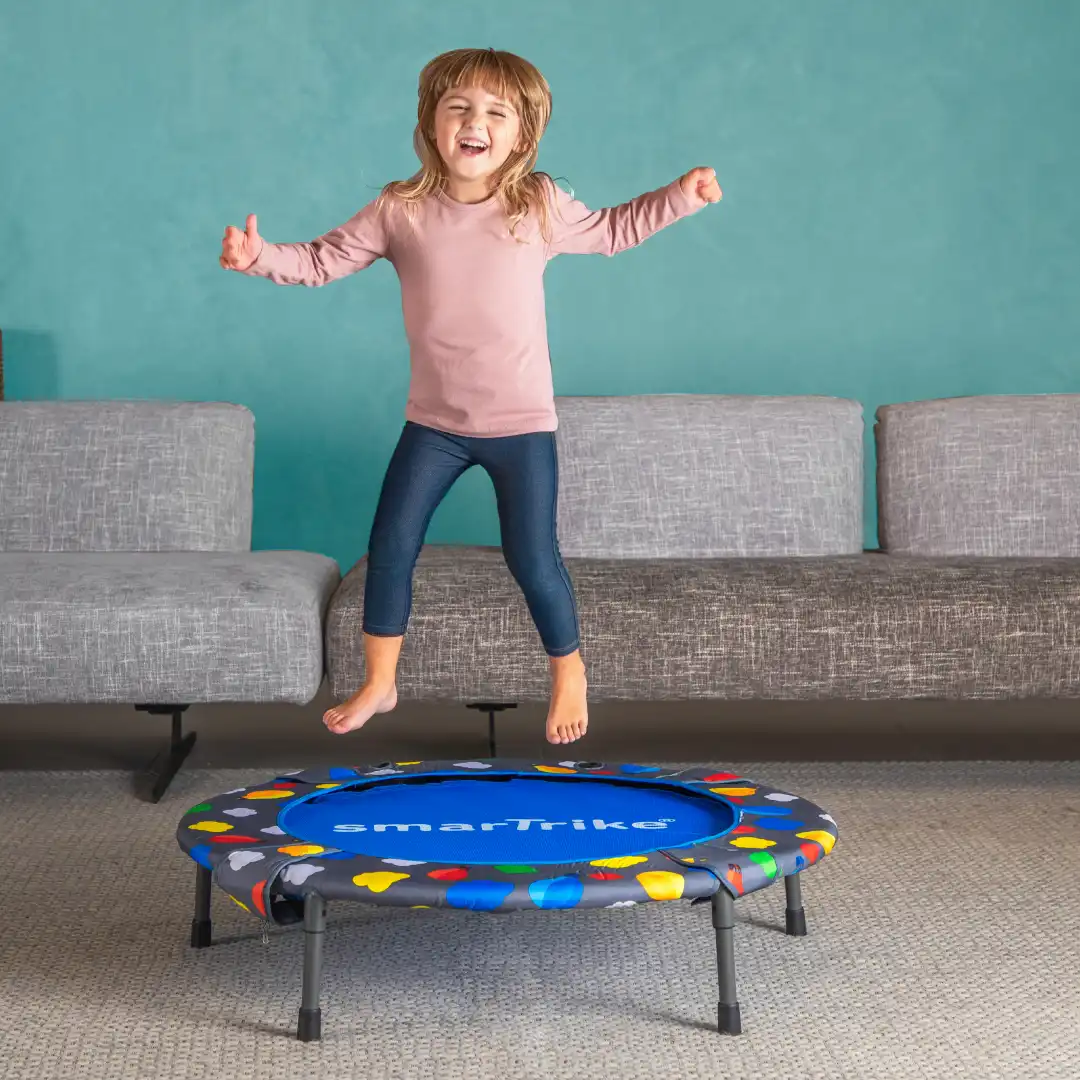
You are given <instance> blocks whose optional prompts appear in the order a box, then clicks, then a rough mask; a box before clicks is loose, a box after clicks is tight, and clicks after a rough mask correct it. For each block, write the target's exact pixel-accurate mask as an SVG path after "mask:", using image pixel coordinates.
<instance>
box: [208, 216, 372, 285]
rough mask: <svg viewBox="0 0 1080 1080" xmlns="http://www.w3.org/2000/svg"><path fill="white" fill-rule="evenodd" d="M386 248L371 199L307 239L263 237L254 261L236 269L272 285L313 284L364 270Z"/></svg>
mask: <svg viewBox="0 0 1080 1080" xmlns="http://www.w3.org/2000/svg"><path fill="white" fill-rule="evenodd" d="M260 239H261V238H260ZM386 251H387V235H386V225H385V222H384V220H383V216H382V214H381V213H380V211H379V209H378V208H377V205H376V203H375V202H371V203H369V204H368V205H367V206H365V207H364V209H363V210H361V211H360V212H359V213H357V214H355V215H353V217H351V218H350V219H349V220H348V221H347V222H345V224H344V225H339V226H338V227H337V228H336V229H333V230H331V231H330V232H328V233H325V234H324V235H323V236H320V237H318V239H316V240H312V241H311V242H310V243H301V244H271V243H268V242H266V241H265V240H264V241H263V242H262V247H261V249H260V250H259V254H258V255H257V256H256V258H255V261H254V262H253V263H252V264H251V265H250V266H248V267H247V268H246V269H243V270H238V273H241V274H247V275H248V276H249V277H264V278H269V279H270V281H272V282H274V284H275V285H308V286H312V287H315V286H319V285H326V284H329V282H331V281H336V280H337V279H338V278H343V277H346V276H348V275H349V274H355V273H356V272H357V271H358V270H363V269H364V268H365V267H368V266H370V265H371V264H372V263H373V262H375V260H376V259H378V258H381V257H383V256H385V255H386ZM229 269H233V268H232V267H229Z"/></svg>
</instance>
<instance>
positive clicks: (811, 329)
mask: <svg viewBox="0 0 1080 1080" xmlns="http://www.w3.org/2000/svg"><path fill="white" fill-rule="evenodd" d="M380 8H381V5H377V4H375V3H374V2H369V0H352V2H346V0H243V2H240V0H184V2H183V3H176V4H166V3H160V2H153V3H148V2H147V0H98V2H96V3H91V2H77V0H33V2H29V0H0V327H2V328H3V330H4V331H5V338H6V344H7V348H6V350H5V351H6V353H7V357H6V360H7V364H6V366H7V388H8V396H9V397H11V398H19V397H23V398H31V397H37V398H41V397H61V398H106V397H180V398H188V399H225V400H230V401H237V402H242V403H244V404H246V405H248V406H249V407H250V408H251V409H252V410H253V411H254V413H255V416H256V421H257V432H258V436H257V439H258V441H257V445H258V453H257V477H256V524H255V545H256V546H257V547H296V548H307V549H311V550H317V551H322V552H325V553H327V554H329V555H332V556H334V557H335V558H337V559H339V560H340V561H341V562H342V563H343V564H345V565H350V564H351V563H352V562H353V561H354V560H355V559H356V558H358V557H359V556H360V555H361V554H362V553H363V551H364V549H365V546H366V540H367V533H368V529H369V526H370V521H371V515H372V513H373V510H374V503H375V499H376V496H377V493H378V488H379V483H380V480H381V477H382V472H383V469H384V467H385V464H386V461H387V459H388V457H389V454H390V451H391V449H392V447H393V444H394V441H395V439H396V437H397V434H398V432H399V430H400V425H401V421H402V412H403V408H404V403H405V391H406V385H407V378H408V374H407V367H408V357H407V352H406V345H405V340H404V335H403V332H402V326H401V315H400V302H399V294H398V290H397V282H396V278H395V277H394V274H393V270H392V268H391V267H389V266H388V265H387V264H386V263H381V264H377V265H376V266H375V267H373V268H372V269H370V270H368V271H365V272H364V273H362V274H360V275H357V276H354V277H351V278H348V279H346V280H345V281H342V282H338V283H336V284H334V285H332V286H330V287H328V288H325V289H318V290H307V289H284V288H278V287H275V286H273V285H271V284H269V283H268V282H264V281H253V280H248V279H245V278H243V277H240V276H237V275H230V274H226V273H225V272H224V271H222V270H220V269H219V267H218V265H217V255H218V251H219V248H220V237H221V233H222V231H223V229H224V226H225V225H226V224H228V223H233V224H237V225H243V221H244V216H245V215H246V214H247V213H248V212H250V211H254V212H256V213H258V215H259V223H260V229H261V231H262V232H263V234H264V235H265V236H267V237H269V238H270V239H273V240H302V239H310V238H312V237H314V236H316V235H318V234H319V233H321V232H323V231H325V230H326V229H328V228H330V227H332V226H334V225H337V224H339V223H340V222H342V221H344V220H345V219H347V218H348V217H349V216H350V215H351V214H352V213H353V212H354V211H355V210H356V209H358V208H359V207H360V206H361V205H362V204H364V203H365V202H367V201H368V200H369V199H370V198H372V197H373V196H374V195H375V194H376V192H377V189H378V188H379V187H380V186H381V185H382V184H383V183H384V182H385V181H387V180H390V179H393V178H397V177H401V176H405V175H408V174H409V173H411V172H412V171H413V168H414V165H415V158H414V157H413V155H412V150H411V131H412V126H413V122H414V118H415V111H414V110H415V84H416V77H417V74H418V72H419V69H420V67H421V66H422V65H423V63H424V62H425V61H426V60H428V59H429V58H430V57H431V56H433V55H434V54H435V53H437V52H440V51H442V50H444V49H447V48H453V47H458V46H461V45H465V44H476V45H480V46H485V47H486V46H489V45H491V46H495V47H499V48H506V49H511V50H514V51H518V52H521V53H523V54H524V55H526V56H528V57H530V58H531V59H532V60H533V61H534V62H535V63H537V65H538V66H540V68H541V69H542V70H543V71H544V72H545V74H546V75H547V76H548V78H549V80H550V82H551V84H552V86H553V90H554V95H555V114H554V119H553V122H552V125H551V128H550V129H549V133H548V135H547V137H546V139H545V142H544V146H543V153H542V159H541V166H542V167H543V168H545V169H547V170H548V171H550V172H552V173H554V174H556V175H560V176H564V177H566V178H567V180H568V181H569V183H570V184H572V186H573V187H574V189H575V191H576V193H577V195H578V196H579V197H580V198H582V199H583V200H584V201H586V202H587V203H589V204H590V205H592V206H594V207H598V206H602V205H606V204H612V203H617V202H621V201H623V200H625V199H627V198H629V197H631V196H633V195H636V194H638V193H639V192H642V191H644V190H648V189H651V188H654V187H658V186H660V185H661V184H663V183H666V182H667V181H668V180H670V179H673V178H674V177H675V176H677V175H678V174H680V173H682V172H683V171H685V170H686V169H688V168H690V167H691V166H694V165H697V164H709V165H713V166H714V167H715V168H716V169H717V171H718V173H719V176H720V179H721V183H722V186H723V188H724V195H725V198H724V201H723V203H722V204H720V205H719V206H718V207H712V208H709V209H708V210H706V211H705V212H703V213H702V214H701V215H699V216H698V217H697V218H695V219H693V220H691V221H689V222H682V223H679V224H678V225H676V226H674V227H673V228H671V229H670V230H668V231H666V232H664V233H662V234H660V235H659V236H657V237H655V238H653V239H652V240H650V241H649V242H648V243H647V244H646V245H644V246H643V247H641V248H639V249H636V250H634V251H631V252H628V253H626V254H624V255H622V256H620V257H618V258H616V259H613V260H605V259H601V258H577V259H574V258H570V257H566V258H562V259H559V260H556V261H555V262H554V263H553V264H552V266H551V267H550V269H549V272H548V298H549V319H550V336H551V346H552V354H553V365H554V372H555V384H556V390H557V392H558V393H561V394H632V393H644V392H660V391H669V392H709V393H738V394H802V393H816V394H835V395H843V396H847V397H852V398H857V399H858V400H860V401H862V402H863V403H864V404H865V405H866V407H867V419H868V441H867V446H868V451H869V450H871V443H870V438H869V428H870V425H871V422H872V412H873V409H874V407H875V406H876V405H878V404H880V403H883V402H889V401H898V400H906V399H912V398H921V397H938V396H947V395H956V394H972V393H1042V392H1050V391H1078V390H1080V375H1078V373H1080V347H1078V344H1077V342H1078V341H1080V286H1078V281H1080V277H1078V270H1077V266H1078V264H1077V252H1078V251H1080V138H1078V134H1080V128H1078V123H1080V121H1078V117H1080V63H1078V62H1077V56H1078V54H1080V2H1076V0H1057V2H1053V0H903V2H900V0H877V2H874V3H869V2H866V0H785V2H778V0H755V2H753V3H750V2H747V0H712V2H711V3H668V4H658V3H656V0H591V2H583V0H545V2H544V3H543V4H537V3H523V2H522V3H517V2H514V3H508V4H502V5H498V4H491V3H487V2H485V3H478V2H476V0H458V2H457V3H455V4H452V5H443V4H437V3H432V2H430V0H396V10H393V12H391V8H390V6H389V5H388V6H387V7H386V8H385V9H382V10H381V11H380ZM872 479H873V467H872V459H869V465H868V469H867V492H868V502H867V541H868V543H870V544H873V543H874V514H873V501H872V491H873V488H872ZM497 537H498V529H497V520H496V517H495V510H494V504H493V498H492V494H491V489H490V485H489V483H488V481H487V479H486V477H485V476H484V475H483V474H482V473H479V472H478V471H474V472H473V473H470V474H468V475H467V476H466V477H465V478H464V480H463V481H462V482H461V483H460V484H459V485H458V487H457V488H456V489H455V490H454V491H453V492H452V494H451V496H450V497H449V499H448V500H447V502H446V503H445V504H444V506H443V508H442V509H441V510H440V511H439V513H438V514H437V516H436V518H435V521H434V522H433V524H432V529H431V532H430V533H429V538H430V539H432V540H437V541H463V542H481V543H495V542H497Z"/></svg>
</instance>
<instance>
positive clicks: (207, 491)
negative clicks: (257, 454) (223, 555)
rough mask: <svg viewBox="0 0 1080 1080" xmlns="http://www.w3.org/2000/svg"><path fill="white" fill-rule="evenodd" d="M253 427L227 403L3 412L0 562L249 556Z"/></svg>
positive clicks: (11, 406) (106, 404) (59, 406)
mask: <svg viewBox="0 0 1080 1080" xmlns="http://www.w3.org/2000/svg"><path fill="white" fill-rule="evenodd" d="M254 442H255V425H254V417H253V416H252V414H251V413H250V412H249V411H248V410H247V409H246V408H244V407H242V406H238V405H227V404H218V403H207V404H203V403H187V402H176V403H174V402H149V401H130V402H129V401H86V402H74V401H56V402H18V401H8V402H0V551H42V552H44V551H245V550H249V549H250V547H251V513H252V479H253V470H254V449H255V447H254Z"/></svg>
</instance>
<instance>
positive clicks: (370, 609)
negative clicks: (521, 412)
mask: <svg viewBox="0 0 1080 1080" xmlns="http://www.w3.org/2000/svg"><path fill="white" fill-rule="evenodd" d="M473 465H479V466H481V468H483V469H484V471H485V472H486V473H487V474H488V476H490V477H491V482H492V484H493V485H494V487H495V499H496V502H497V504H498V508H499V526H500V528H501V531H502V549H503V556H504V558H505V559H506V565H507V566H508V567H509V569H510V573H511V574H513V575H514V579H515V580H516V581H517V583H518V585H520V586H521V591H522V592H523V593H524V594H525V602H526V603H527V604H528V606H529V611H530V613H531V614H532V617H533V622H535V623H536V628H537V630H538V631H539V632H540V640H541V641H542V642H543V645H544V649H545V651H546V652H547V654H548V655H549V656H567V655H569V654H570V653H572V652H574V651H575V650H576V649H577V648H578V645H579V637H578V618H577V604H576V601H575V599H574V590H573V587H572V586H571V584H570V578H569V576H568V575H567V573H566V567H565V566H563V561H562V556H561V555H560V554H559V542H558V537H557V535H556V525H555V513H556V498H557V493H558V485H559V469H558V459H557V456H556V450H555V435H554V433H553V432H550V431H538V432H530V433H529V434H527V435H508V436H503V437H496V438H477V437H474V436H465V435H451V434H449V433H448V432H444V431H437V430H435V429H434V428H430V427H425V426H423V425H421V424H414V423H413V422H412V421H408V422H406V424H405V427H404V430H403V431H402V433H401V438H400V439H399V440H398V444H397V447H396V448H395V450H394V453H393V456H392V457H391V458H390V465H389V466H388V467H387V470H386V477H385V478H384V479H383V484H382V491H381V493H380V495H379V505H378V507H377V508H376V510H375V520H374V522H373V523H372V526H371V538H370V540H369V541H368V564H367V577H366V584H365V586H364V633H365V634H372V635H374V636H380V637H396V636H398V635H400V634H404V633H405V629H406V627H407V625H408V622H409V613H410V611H411V610H412V578H413V568H414V567H415V565H416V559H417V556H418V555H419V554H420V546H421V545H422V544H423V542H424V536H425V534H426V533H427V528H428V524H429V522H430V521H431V517H432V515H433V514H434V513H435V510H436V508H437V507H438V505H439V503H441V502H442V500H443V499H444V498H445V496H446V493H447V492H448V491H449V490H450V488H451V487H452V486H453V484H454V481H455V480H457V478H458V477H459V476H461V474H462V473H463V472H465V470H466V469H469V468H471V467H472V466H473Z"/></svg>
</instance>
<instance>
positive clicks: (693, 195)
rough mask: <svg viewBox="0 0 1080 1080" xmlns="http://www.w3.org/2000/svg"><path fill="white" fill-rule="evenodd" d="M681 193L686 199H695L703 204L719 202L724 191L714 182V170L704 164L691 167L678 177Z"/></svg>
mask: <svg viewBox="0 0 1080 1080" xmlns="http://www.w3.org/2000/svg"><path fill="white" fill-rule="evenodd" d="M679 183H680V185H681V186H682V189H683V194H684V195H686V197H687V198H688V199H696V200H697V201H698V202H700V203H701V205H702V206H704V205H705V204H706V203H714V202H719V201H720V200H721V199H722V198H723V197H724V193H723V192H722V191H721V190H720V185H719V184H718V183H717V182H716V171H715V170H714V169H707V168H705V167H704V166H702V167H699V168H697V169H691V170H690V171H689V172H688V173H687V174H686V175H685V176H682V177H680V178H679Z"/></svg>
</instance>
